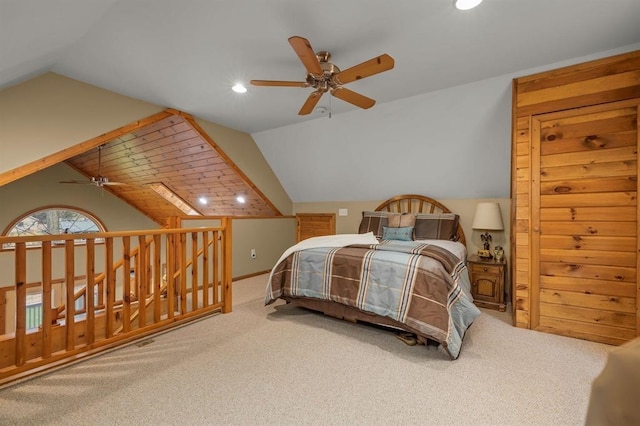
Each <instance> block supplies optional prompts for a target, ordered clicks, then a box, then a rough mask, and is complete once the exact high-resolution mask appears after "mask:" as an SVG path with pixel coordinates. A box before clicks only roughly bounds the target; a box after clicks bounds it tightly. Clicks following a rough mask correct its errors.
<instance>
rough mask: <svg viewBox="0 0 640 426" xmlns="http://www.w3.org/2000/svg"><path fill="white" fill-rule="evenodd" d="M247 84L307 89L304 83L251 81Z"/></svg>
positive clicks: (307, 84)
mask: <svg viewBox="0 0 640 426" xmlns="http://www.w3.org/2000/svg"><path fill="white" fill-rule="evenodd" d="M249 83H251V84H252V85H254V86H275V87H309V83H307V82H306V81H274V80H251V81H250V82H249Z"/></svg>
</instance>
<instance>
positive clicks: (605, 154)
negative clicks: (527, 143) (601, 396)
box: [530, 100, 640, 343]
mask: <svg viewBox="0 0 640 426" xmlns="http://www.w3.org/2000/svg"><path fill="white" fill-rule="evenodd" d="M531 135H532V141H531V187H530V194H531V207H532V208H531V227H532V231H533V232H532V233H531V241H530V245H531V268H530V269H531V271H530V273H531V283H532V292H531V326H532V327H531V328H534V329H538V330H540V331H548V332H552V333H556V334H562V335H566V336H573V337H580V338H585V339H589V340H594V341H599V342H605V343H621V342H622V341H624V340H625V339H628V338H632V337H635V336H637V335H638V322H639V321H640V320H639V316H638V305H637V304H638V291H639V290H638V287H637V283H638V205H637V204H638V202H637V191H638V180H637V178H638V101H637V100H636V101H634V102H629V101H625V102H618V103H613V104H609V105H600V106H597V107H590V108H582V109H577V110H574V111H562V112H558V113H553V114H544V115H540V116H534V117H533V118H532V123H531Z"/></svg>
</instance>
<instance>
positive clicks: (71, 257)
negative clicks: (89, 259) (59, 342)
mask: <svg viewBox="0 0 640 426" xmlns="http://www.w3.org/2000/svg"><path fill="white" fill-rule="evenodd" d="M74 249H75V242H74V241H73V240H66V241H65V242H64V265H65V291H66V295H67V298H66V303H65V321H64V323H65V328H66V334H65V337H66V339H65V341H66V344H65V347H66V349H67V350H68V351H70V350H73V349H74V348H75V340H76V336H75V322H76V321H75V314H76V307H75V252H74Z"/></svg>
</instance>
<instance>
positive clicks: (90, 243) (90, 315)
mask: <svg viewBox="0 0 640 426" xmlns="http://www.w3.org/2000/svg"><path fill="white" fill-rule="evenodd" d="M95 244H96V242H95V240H94V239H93V238H87V247H86V253H87V254H86V256H87V258H86V263H87V265H86V269H87V272H86V276H87V283H86V290H87V291H86V298H85V309H86V311H87V320H86V325H85V326H86V329H85V334H86V336H87V345H92V344H93V343H94V342H95V340H96V321H95V319H96V310H95V309H96V301H95V297H94V294H95V293H94V292H95V279H96V267H95V264H96V245H95Z"/></svg>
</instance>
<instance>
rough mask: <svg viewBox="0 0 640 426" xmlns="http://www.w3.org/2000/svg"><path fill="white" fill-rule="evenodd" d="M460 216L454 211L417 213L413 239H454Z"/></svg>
mask: <svg viewBox="0 0 640 426" xmlns="http://www.w3.org/2000/svg"><path fill="white" fill-rule="evenodd" d="M459 220H460V216H458V215H457V214H454V213H441V214H418V215H416V224H415V227H414V236H413V238H414V239H415V240H455V239H456V236H457V234H458V221H459Z"/></svg>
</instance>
